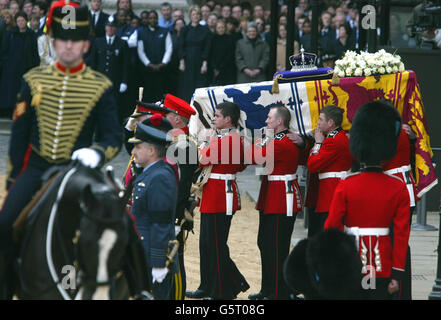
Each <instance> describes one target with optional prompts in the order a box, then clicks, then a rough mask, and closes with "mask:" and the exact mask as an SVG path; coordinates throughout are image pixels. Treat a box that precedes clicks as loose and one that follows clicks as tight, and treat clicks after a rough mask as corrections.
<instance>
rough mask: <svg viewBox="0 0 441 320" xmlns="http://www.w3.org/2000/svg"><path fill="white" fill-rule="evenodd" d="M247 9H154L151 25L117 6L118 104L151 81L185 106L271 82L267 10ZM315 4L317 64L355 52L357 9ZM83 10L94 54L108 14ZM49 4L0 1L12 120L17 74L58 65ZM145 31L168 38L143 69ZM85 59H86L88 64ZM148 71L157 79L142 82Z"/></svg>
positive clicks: (281, 59) (299, 19)
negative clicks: (121, 57)
mask: <svg viewBox="0 0 441 320" xmlns="http://www.w3.org/2000/svg"><path fill="white" fill-rule="evenodd" d="M251 3H252V1H249V2H248V1H239V0H231V1H230V2H229V3H228V4H219V3H216V1H215V0H208V1H205V2H204V4H203V5H201V6H192V7H190V8H189V9H188V12H187V10H185V11H184V10H182V9H180V8H172V6H171V5H170V4H169V3H163V4H162V5H161V8H160V10H158V12H156V11H154V10H153V11H154V12H155V13H156V18H157V19H156V20H157V21H156V24H155V22H152V21H154V20H155V17H152V16H151V11H142V12H141V13H140V14H139V16H138V15H137V14H136V13H135V12H134V10H133V8H132V3H131V0H118V1H117V4H116V8H115V10H114V13H113V14H111V15H110V16H112V17H113V18H114V19H115V21H116V32H115V35H116V36H117V37H119V38H121V39H122V40H124V41H125V42H126V43H127V52H128V54H127V59H128V61H129V62H128V63H127V66H128V68H129V69H130V70H129V71H128V74H129V81H128V82H129V83H124V85H125V86H128V88H126V87H124V88H125V89H124V90H120V92H119V94H124V95H125V96H126V97H125V99H122V100H121V101H123V103H125V104H129V105H130V108H132V106H133V104H132V102H133V100H135V99H136V98H137V92H138V87H144V88H145V90H147V91H146V92H148V88H149V87H151V86H152V85H153V84H152V82H153V83H154V84H155V85H156V84H157V83H162V86H161V85H159V86H156V89H155V90H156V91H158V92H157V94H159V95H160V96H161V95H162V94H164V93H167V92H168V93H172V94H175V95H177V96H179V97H181V98H183V99H185V100H187V101H190V99H191V96H192V94H193V92H194V90H195V89H196V88H198V87H206V86H211V85H228V84H234V83H241V82H256V81H263V80H269V79H271V78H272V74H269V72H268V64H269V60H270V56H269V54H270V53H269V52H270V50H269V46H270V44H271V39H270V38H271V33H270V16H271V11H270V10H269V8H265V7H264V6H262V5H260V4H256V5H254V6H253V5H252V4H251ZM279 3H280V5H279V11H280V12H279V13H278V39H277V62H276V64H277V70H276V71H282V70H285V69H289V68H290V67H289V66H288V67H287V66H286V65H285V60H286V56H285V51H286V35H287V5H286V4H285V3H284V1H283V0H280V1H279ZM320 3H321V9H320V10H321V13H320V19H319V20H320V21H319V28H320V30H319V32H320V36H319V49H320V56H321V58H322V59H320V60H319V63H320V64H323V65H325V64H326V63H327V61H329V60H330V59H329V57H331V58H332V59H334V60H335V59H336V58H339V57H341V56H342V54H343V52H344V51H345V50H347V49H355V48H356V45H357V37H358V10H357V8H356V6H355V4H354V3H352V2H350V1H348V0H340V1H333V0H328V1H321V2H320ZM88 4H89V6H90V8H91V19H92V20H93V22H94V36H93V37H92V38H91V43H92V45H91V47H92V49H91V52H92V51H93V47H94V43H95V41H96V39H97V38H102V37H104V36H105V35H106V29H105V25H106V21H104V18H105V19H106V20H107V19H108V17H109V15H107V14H105V13H104V12H103V11H102V9H101V0H89V2H88ZM297 4H298V5H297V7H296V8H295V24H294V25H295V32H294V34H295V41H294V52H293V54H297V53H298V52H299V49H300V47H302V46H303V48H304V49H305V51H306V52H308V51H310V48H311V45H310V37H311V15H312V11H311V8H310V3H309V1H308V0H299V1H298V3H297ZM49 6H50V0H36V1H35V2H33V1H32V0H0V48H1V51H0V73H1V78H0V79H1V84H0V95H1V97H2V98H1V99H0V113H1V115H3V116H5V115H10V114H11V111H12V108H13V106H14V104H15V99H16V95H17V92H18V90H19V86H20V81H21V80H20V79H21V77H22V75H23V74H24V73H25V72H26V71H28V70H29V69H30V68H32V67H34V66H37V65H38V64H39V63H40V62H41V60H42V57H44V63H46V64H49V63H53V61H54V60H55V59H56V57H54V56H53V54H54V53H53V50H51V47H50V46H49V47H48V46H47V45H46V46H45V43H49V41H46V40H47V39H45V37H46V35H45V34H44V30H45V22H46V15H47V11H48V7H49ZM95 12H96V13H97V14H98V12H101V13H102V14H101V15H102V16H104V18H103V19H102V18H100V17H99V14H98V17H96V15H95ZM152 19H153V20H152ZM152 23H153V24H152ZM146 28H150V29H151V30H156V28H164V29H166V30H167V31H168V33H169V35H170V39H171V41H170V43H171V46H172V49H171V50H172V51H171V54H170V57H169V58H168V59H166V60H164V61H161V63H159V62H158V64H157V65H152V64H150V65H148V64H147V65H146V62H147V63H148V62H149V59H150V58H149V57H148V55H149V52H148V48H145V45H144V48H143V50H139V48H138V44H139V39H138V40H136V36H138V35H139V34H142V33H141V30H143V29H146ZM161 30H163V29H161ZM134 35H135V40H133V36H134ZM145 43H146V42H144V44H145ZM170 43H169V44H170ZM142 52H144V53H145V55H146V56H147V57H148V59H147V60H145V59H144V58H143V56H142ZM90 61H91V59H88V58H87V57H86V62H88V63H89V65H90V63H91V62H90ZM164 62H165V63H164ZM92 67H93V66H92ZM148 72H150V75H151V76H152V77H153V78H154V79H159V80H158V81H152V80H151V79H150V81H148V79H146V78H148V77H146V74H148ZM154 72H156V73H154ZM159 72H162V75H160V74H159ZM115 86H116V84H115ZM118 88H119V87H118ZM156 97H157V95H156V96H155V98H156ZM151 99H153V98H151ZM149 102H154V101H149Z"/></svg>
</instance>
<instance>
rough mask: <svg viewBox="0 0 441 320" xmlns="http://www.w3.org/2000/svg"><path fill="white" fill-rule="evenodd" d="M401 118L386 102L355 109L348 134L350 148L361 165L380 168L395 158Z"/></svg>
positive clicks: (380, 101)
mask: <svg viewBox="0 0 441 320" xmlns="http://www.w3.org/2000/svg"><path fill="white" fill-rule="evenodd" d="M400 131H401V116H400V114H399V113H398V111H397V109H395V107H394V106H393V105H392V104H391V103H390V102H389V101H388V100H377V101H371V102H368V103H366V104H364V105H363V106H361V107H360V109H358V111H357V113H356V114H355V116H354V119H353V121H352V127H351V129H350V131H349V133H350V138H349V148H350V150H351V153H352V155H353V156H354V158H355V159H357V160H358V161H359V162H360V163H362V164H366V165H379V164H380V163H381V162H383V161H388V160H390V159H392V158H393V157H394V155H395V154H396V150H397V143H398V136H399V135H400Z"/></svg>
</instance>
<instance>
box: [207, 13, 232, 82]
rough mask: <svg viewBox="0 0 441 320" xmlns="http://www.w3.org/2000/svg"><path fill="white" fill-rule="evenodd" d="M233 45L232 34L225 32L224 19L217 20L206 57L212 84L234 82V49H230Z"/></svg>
mask: <svg viewBox="0 0 441 320" xmlns="http://www.w3.org/2000/svg"><path fill="white" fill-rule="evenodd" d="M234 47H235V40H234V38H233V36H232V35H230V34H227V33H226V23H225V22H224V20H218V21H217V23H216V34H215V35H214V37H213V41H212V44H211V50H210V56H209V59H208V67H209V71H210V78H211V84H212V85H216V86H224V85H228V84H233V83H235V82H236V68H235V61H234V50H232V48H234Z"/></svg>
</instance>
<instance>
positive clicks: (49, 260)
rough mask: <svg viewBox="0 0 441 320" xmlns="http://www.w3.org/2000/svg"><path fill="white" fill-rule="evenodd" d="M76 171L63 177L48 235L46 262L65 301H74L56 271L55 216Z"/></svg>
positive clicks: (52, 212)
mask: <svg viewBox="0 0 441 320" xmlns="http://www.w3.org/2000/svg"><path fill="white" fill-rule="evenodd" d="M76 171H77V169H76V168H75V167H73V168H72V169H70V170H69V171H68V172H67V173H66V175H65V176H64V177H63V180H62V181H61V184H60V188H59V190H58V193H57V198H56V199H55V202H54V204H53V205H52V209H51V214H50V216H49V222H48V227H47V234H46V260H47V264H48V267H49V272H50V274H51V277H52V280H53V281H54V283H56V285H57V289H58V291H59V292H60V294H61V296H62V297H63V298H64V300H72V299H71V297H70V295H69V294H68V293H67V292H66V290H65V289H64V288H63V286H62V285H61V283H60V280H59V278H58V275H57V272H56V271H55V266H54V262H53V259H52V234H53V230H54V223H55V216H56V214H57V211H58V203H59V202H60V200H61V198H62V197H63V194H64V189H65V188H66V184H67V182H68V181H69V179H70V177H71V176H72V175H73V174H74V173H75V172H76Z"/></svg>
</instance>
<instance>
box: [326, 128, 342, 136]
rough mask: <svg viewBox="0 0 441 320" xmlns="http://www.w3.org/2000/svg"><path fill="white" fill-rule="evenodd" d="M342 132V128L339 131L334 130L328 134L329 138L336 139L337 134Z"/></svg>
mask: <svg viewBox="0 0 441 320" xmlns="http://www.w3.org/2000/svg"><path fill="white" fill-rule="evenodd" d="M341 130H342V128H337V129H334V130H332V131H331V132H329V133H328V137H329V138H334V137H335V136H336V135H337V133H339V132H340V131H341Z"/></svg>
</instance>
